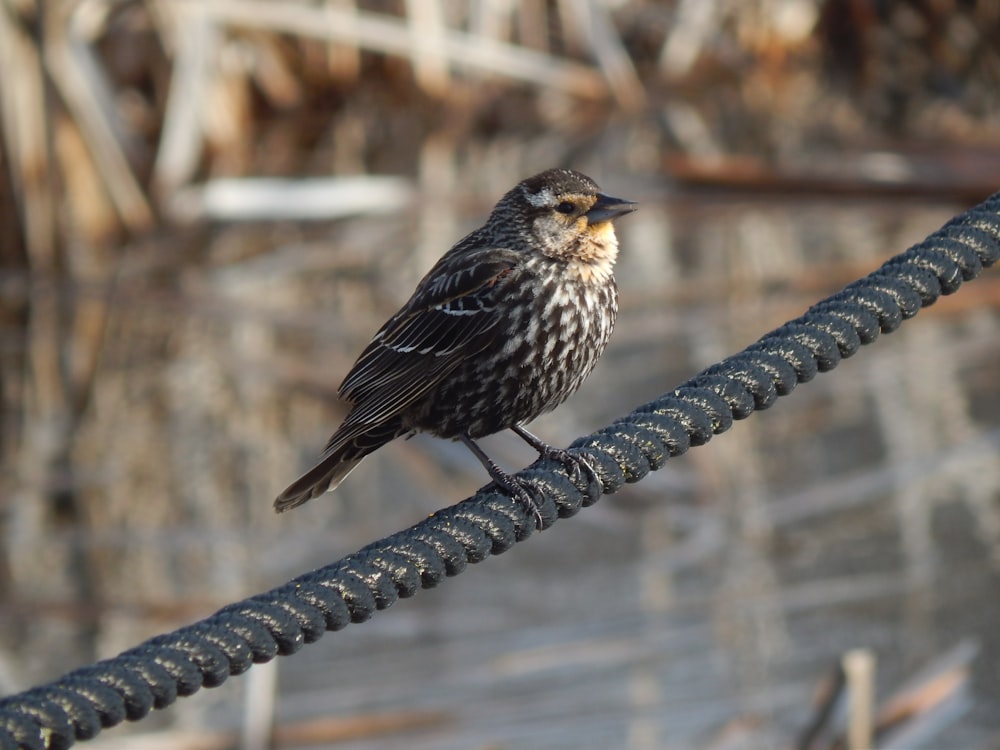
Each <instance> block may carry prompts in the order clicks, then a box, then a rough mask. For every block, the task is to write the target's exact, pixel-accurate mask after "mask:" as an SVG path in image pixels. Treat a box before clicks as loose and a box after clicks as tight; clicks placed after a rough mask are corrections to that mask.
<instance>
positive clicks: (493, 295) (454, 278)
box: [339, 250, 518, 424]
mask: <svg viewBox="0 0 1000 750" xmlns="http://www.w3.org/2000/svg"><path fill="white" fill-rule="evenodd" d="M449 255H450V254H449ZM517 262H518V258H517V256H516V255H514V254H512V253H499V252H497V251H496V250H494V251H492V252H483V253H482V258H481V259H479V260H478V262H477V259H476V258H475V254H474V253H473V254H466V255H465V256H464V257H462V258H461V259H459V258H457V257H455V256H451V257H449V256H445V257H444V258H442V260H441V261H440V262H439V263H438V265H437V266H435V268H434V269H432V270H431V272H430V273H428V274H427V276H426V277H425V278H424V280H423V281H422V282H421V283H420V285H419V286H418V287H417V290H416V291H415V292H414V294H413V297H412V298H411V299H410V301H409V302H408V303H407V305H406V306H405V307H404V308H403V309H402V310H400V311H399V312H398V313H396V315H394V316H393V317H392V318H390V319H389V321H388V322H387V323H386V324H385V325H384V326H382V328H381V330H380V331H379V332H378V333H377V334H375V338H374V339H372V342H371V343H370V344H369V345H368V347H367V348H366V349H365V350H364V351H363V352H362V353H361V356H360V357H359V358H358V361H357V362H356V363H355V364H354V367H353V368H352V369H351V371H350V372H349V373H348V374H347V377H346V378H345V379H344V382H343V383H342V384H341V386H340V391H339V393H340V396H341V398H343V399H344V400H345V401H348V402H350V403H352V404H354V408H353V409H352V410H351V413H350V415H349V416H348V421H349V422H353V423H366V424H372V423H377V422H380V421H382V420H385V419H388V418H390V417H392V416H395V415H397V414H399V412H400V411H401V410H403V409H405V408H406V407H407V406H409V405H410V404H412V403H413V402H414V401H416V400H417V399H418V398H420V397H421V396H422V395H424V394H425V393H427V392H428V391H430V390H431V389H432V388H433V387H434V386H436V385H437V384H438V383H440V382H441V380H442V379H443V378H444V377H445V376H446V375H447V374H448V373H449V372H451V371H452V370H453V369H454V368H455V367H457V366H458V365H459V364H461V362H463V361H464V360H465V359H466V358H467V357H469V356H470V355H472V354H474V353H476V352H479V351H482V350H483V349H485V348H486V347H488V346H491V345H492V344H493V334H494V333H495V330H494V329H496V327H497V324H498V322H499V321H498V316H497V315H496V314H495V313H494V307H495V300H496V299H497V298H498V297H502V286H503V284H504V280H505V278H506V277H508V276H509V274H510V272H511V271H512V270H513V268H514V267H515V266H516V265H517ZM498 292H499V294H498Z"/></svg>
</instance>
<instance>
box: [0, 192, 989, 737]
mask: <svg viewBox="0 0 1000 750" xmlns="http://www.w3.org/2000/svg"><path fill="white" fill-rule="evenodd" d="M998 258H1000V193H997V194H995V195H993V196H992V197H990V198H989V199H987V200H986V201H985V202H983V203H981V204H980V205H978V206H976V207H975V208H972V209H970V210H969V211H967V212H966V213H964V214H961V215H960V216H957V217H956V218H954V219H952V220H951V221H949V222H948V223H947V224H946V225H945V226H944V227H942V228H941V229H940V230H938V231H937V232H935V233H934V234H932V235H931V236H930V237H928V238H927V239H926V240H924V241H923V242H921V243H919V244H917V245H915V246H913V247H911V248H910V249H909V250H907V251H906V252H904V253H902V254H900V255H897V256H896V257H894V258H892V259H891V260H889V261H888V262H886V263H885V264H884V265H883V266H882V267H881V268H879V269H878V270H876V271H874V272H873V273H871V274H869V275H868V276H865V277H864V278H862V279H859V280H858V281H855V282H854V283H852V284H850V285H848V286H847V287H845V288H844V289H843V290H841V291H840V292H838V293H837V294H834V295H833V296H831V297H828V298H827V299H825V300H823V301H821V302H819V303H817V304H815V305H813V306H812V307H811V308H809V310H808V311H806V313H805V314H804V315H802V316H801V317H799V318H796V319H795V320H792V321H790V322H788V323H786V324H785V325H783V326H781V327H780V328H778V329H776V330H774V331H772V332H771V333H768V334H767V335H765V336H764V337H762V338H761V339H760V340H759V341H757V342H756V343H755V344H753V345H751V346H749V347H747V348H746V349H744V350H743V351H742V352H740V353H738V354H736V355H734V356H732V357H729V358H727V359H725V360H723V361H722V362H719V363H718V364H716V365H713V366H712V367H709V368H708V369H706V370H704V371H703V372H701V373H700V374H698V375H696V376H695V377H693V378H691V379H690V380H688V381H687V382H686V383H684V384H683V385H681V386H680V387H678V388H676V389H675V390H673V391H671V392H670V393H667V394H665V395H663V396H661V397H660V398H658V399H656V400H655V401H652V402H650V403H648V404H645V405H643V406H640V407H639V408H637V409H636V410H635V411H633V412H632V413H631V414H628V415H627V416H624V417H621V418H620V419H617V420H615V421H614V422H613V423H612V424H610V425H609V426H607V427H605V428H604V429H602V430H598V431H597V432H595V433H593V434H591V435H588V436H586V437H583V438H580V439H578V440H577V441H575V442H574V443H573V445H572V446H571V447H570V450H571V451H574V452H579V453H580V454H582V455H584V456H585V457H586V459H587V461H588V462H589V463H590V465H591V466H593V467H594V469H595V470H596V472H597V474H598V477H599V479H600V484H601V486H600V487H597V486H595V485H594V484H591V485H590V486H585V485H584V483H585V480H584V478H582V477H580V478H577V480H576V482H578V484H577V483H574V481H572V480H571V479H570V477H569V476H568V474H567V473H566V469H565V467H563V465H562V464H560V463H558V462H555V461H552V460H539V461H536V462H535V463H534V464H532V465H531V466H530V467H528V468H527V469H525V470H524V471H523V472H521V474H520V476H521V477H522V478H524V479H527V480H529V481H530V482H532V483H533V484H534V485H535V486H536V487H537V488H538V490H539V495H540V496H543V497H544V498H545V502H544V504H543V506H542V514H543V517H544V521H545V525H546V526H549V525H551V524H552V523H554V522H555V520H556V518H557V517H558V518H568V517H570V516H572V515H575V514H576V513H577V512H578V511H579V510H580V508H581V507H583V506H586V505H591V504H593V503H594V502H596V501H597V499H598V498H599V497H600V495H601V494H604V493H607V494H610V493H613V492H616V491H617V490H618V489H620V488H621V487H622V485H623V484H625V483H626V482H637V481H639V480H640V479H642V478H643V477H644V476H645V475H646V474H647V473H649V472H650V471H652V470H655V469H658V468H660V467H661V466H663V464H664V462H666V460H667V459H668V458H670V457H671V456H678V455H680V454H682V453H684V452H686V451H687V450H688V448H690V447H692V446H697V445H702V444H704V443H707V442H708V441H709V440H710V439H711V438H712V436H713V435H715V434H718V433H721V432H725V431H726V430H728V429H729V427H730V426H731V425H732V423H733V420H736V419H744V418H746V417H748V416H749V415H750V414H752V413H753V412H754V411H756V410H759V409H766V408H767V407H769V406H770V405H771V404H773V403H774V401H775V400H776V399H777V398H778V397H779V396H785V395H787V394H789V393H791V391H792V389H794V388H795V386H796V385H797V384H798V383H804V382H807V381H809V380H812V379H813V378H814V377H815V376H816V374H817V373H818V372H826V371H827V370H832V369H833V368H834V367H836V366H837V364H838V363H839V362H840V360H841V359H842V358H844V357H850V356H851V355H853V354H854V353H855V352H856V351H857V350H858V349H859V348H860V347H861V345H862V344H869V343H871V342H873V341H875V339H877V338H878V335H879V333H890V332H892V331H894V330H896V329H897V328H898V327H899V326H900V324H901V323H902V322H903V321H904V320H905V319H907V318H911V317H913V316H914V315H916V314H917V312H919V310H920V308H921V307H926V306H928V305H931V304H933V303H934V302H935V301H936V300H937V299H938V297H940V296H941V295H943V294H951V293H953V292H955V291H957V290H958V288H959V287H960V286H961V284H962V282H963V281H969V280H971V279H974V278H976V277H977V276H979V274H980V273H982V271H983V269H984V268H985V267H988V266H991V265H993V264H994V263H995V262H996V261H997V260H998ZM534 529H535V519H534V518H532V517H526V516H525V510H524V508H523V506H522V505H521V504H519V503H513V502H511V500H510V498H509V497H508V496H507V495H505V494H502V493H501V492H499V491H497V490H495V489H492V488H486V489H484V490H481V491H480V492H478V493H477V494H476V495H474V496H473V497H470V498H467V499H466V500H463V501H462V502H460V503H458V504H457V505H453V506H451V507H448V508H445V509H444V510H441V511H439V512H438V513H436V514H434V515H433V516H431V517H429V518H427V519H425V520H424V521H422V522H421V523H418V524H417V525H415V526H413V527H411V528H409V529H406V530H404V531H400V532H398V533H396V534H393V535H392V536H389V537H386V538H385V539H382V540H380V541H377V542H374V543H372V544H370V545H368V546H367V547H365V548H363V549H361V550H359V551H358V552H356V553H354V554H353V555H349V556H348V557H345V558H343V559H342V560H339V561H337V562H335V563H332V564H331V565H328V566H326V567H323V568H319V569H317V570H315V571H312V572H311V573H307V574H305V575H303V576H299V577H298V578H295V579H293V580H291V581H289V582H288V583H286V584H285V585H283V586H280V587H278V588H275V589H273V590H271V591H268V592H266V593H263V594H259V595H257V596H254V597H251V598H249V599H245V600H243V601H241V602H236V603H235V604H231V605H229V606H227V607H224V608H223V609H221V610H219V611H218V612H216V613H215V614H213V615H211V616H210V617H207V618H205V619H204V620H201V621H200V622H196V623H194V624H193V625H189V626H187V627H183V628H180V629H179V630H176V631H174V632H172V633H167V634H164V635H160V636H157V637H155V638H152V639H151V640H149V641H146V642H145V643H143V644H141V645H139V646H137V647H135V648H133V649H130V650H128V651H125V652H124V653H122V654H119V655H118V656H116V657H114V658H111V659H107V660H105V661H101V662H98V663H96V664H92V665H90V666H87V667H83V668H82V669H78V670H75V671H73V672H70V673H69V674H67V675H65V676H63V677H62V678H60V679H58V680H56V681H54V682H51V683H49V684H47V685H42V686H40V687H36V688H32V689H31V690H27V691H25V692H23V693H19V694H17V695H12V696H9V697H6V698H3V699H0V750H7V749H8V748H10V749H11V750H13V748H32V749H34V748H57V749H58V748H67V747H69V746H71V745H72V744H73V743H74V742H75V741H77V740H87V739H90V738H92V737H94V736H95V735H97V734H98V733H99V732H100V731H101V729H103V728H106V727H111V726H115V725H116V724H119V723H121V722H122V721H124V720H126V719H128V720H130V721H136V720H139V719H141V718H143V717H144V716H146V715H147V714H148V713H149V712H150V711H151V710H152V709H154V708H163V707H165V706H168V705H170V704H171V703H173V702H174V701H175V700H177V698H178V696H186V695H191V694H193V693H195V692H197V691H198V690H199V689H200V688H202V687H215V686H217V685H221V684H222V683H223V682H225V680H226V679H227V678H228V677H229V676H230V675H238V674H242V673H243V672H245V671H247V670H248V669H249V668H250V667H251V666H252V665H253V664H254V663H261V662H266V661H269V660H271V659H273V658H274V657H275V656H277V655H285V654H291V653H294V652H296V651H298V650H299V649H300V648H301V647H302V646H303V645H304V644H306V643H312V642H313V641H316V640H318V639H319V638H320V637H321V636H322V635H323V633H324V632H326V631H327V630H340V629H342V628H344V627H346V626H347V625H348V624H349V623H352V622H364V621H365V620H367V619H369V618H370V617H371V616H372V615H373V614H374V613H375V612H376V611H377V610H382V609H386V608H387V607H389V606H391V605H392V604H393V603H395V602H396V600H397V599H400V598H407V597H410V596H413V595H414V594H416V593H417V591H418V590H419V589H421V588H432V587H434V586H437V585H438V584H439V583H440V582H441V581H443V580H444V579H445V578H446V577H448V576H454V575H458V574H459V573H461V572H462V571H463V570H464V569H465V567H466V566H467V565H468V564H469V563H476V562H480V561H482V560H485V559H486V558H487V557H489V556H490V555H496V554H500V553H502V552H505V551H507V550H508V549H510V548H511V547H512V546H513V545H514V544H515V543H516V542H519V541H522V540H523V539H526V538H527V537H529V536H531V534H532V533H533V531H534Z"/></svg>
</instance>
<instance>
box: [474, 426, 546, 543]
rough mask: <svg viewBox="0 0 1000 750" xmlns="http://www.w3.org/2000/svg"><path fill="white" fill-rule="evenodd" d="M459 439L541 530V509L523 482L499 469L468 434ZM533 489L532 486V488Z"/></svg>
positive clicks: (542, 521)
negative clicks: (530, 515) (532, 517)
mask: <svg viewBox="0 0 1000 750" xmlns="http://www.w3.org/2000/svg"><path fill="white" fill-rule="evenodd" d="M459 440H461V441H462V443H464V444H465V447H466V448H468V449H469V450H470V451H472V455H474V456H475V457H476V458H478V459H479V463H481V464H482V465H483V468H485V469H486V471H487V472H489V475H490V476H491V477H492V478H493V481H494V482H496V483H497V484H498V485H500V486H501V487H503V488H504V489H505V490H507V491H508V492H509V493H511V494H512V495H513V496H514V497H515V498H516V499H517V500H518V501H519V502H520V503H521V504H522V505H523V506H524V508H525V510H527V511H528V512H529V513H531V514H532V515H533V516H534V517H535V526H536V527H537V528H538V529H539V530H541V529H542V527H543V523H544V519H543V518H542V511H541V509H540V508H539V503H538V501H537V500H535V498H533V497H532V496H531V493H530V492H529V491H528V488H527V487H525V486H524V485H523V484H521V483H520V482H518V481H517V480H516V479H515V478H514V477H512V476H511V475H510V474H508V473H507V472H506V471H504V470H503V469H501V468H500V467H499V466H498V465H497V463H496V461H494V460H493V459H492V458H490V457H489V456H487V455H486V452H485V451H484V450H483V449H482V448H480V447H479V446H478V445H477V444H476V443H475V442H474V441H473V440H472V438H470V437H469V436H468V435H461V436H459ZM532 489H534V488H532Z"/></svg>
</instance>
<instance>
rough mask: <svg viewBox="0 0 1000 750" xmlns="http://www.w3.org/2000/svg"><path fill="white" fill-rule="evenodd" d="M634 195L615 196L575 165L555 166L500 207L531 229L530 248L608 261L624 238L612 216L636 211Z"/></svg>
mask: <svg viewBox="0 0 1000 750" xmlns="http://www.w3.org/2000/svg"><path fill="white" fill-rule="evenodd" d="M635 208H636V206H635V203H634V202H633V201H627V200H623V199H621V198H613V197H611V196H610V195H606V194H604V193H602V192H601V191H600V189H599V188H598V187H597V183H595V182H594V181H593V180H592V179H590V178H589V177H587V176H586V175H584V174H581V173H580V172H575V171H573V170H571V169H550V170H547V171H545V172H542V173H541V174H537V175H535V176H534V177H529V178H528V179H526V180H523V181H522V182H520V183H519V184H518V185H517V187H515V188H514V189H513V190H511V191H510V192H509V193H508V194H507V195H505V196H504V197H503V199H502V200H501V201H500V203H498V204H497V208H496V209H495V211H494V217H495V218H497V219H500V218H501V216H503V215H507V216H510V217H516V219H513V222H512V223H516V224H517V225H518V228H519V230H520V231H521V232H522V233H526V235H527V237H526V239H527V240H528V244H529V245H530V249H532V250H537V251H539V252H541V253H542V254H543V255H546V256H548V257H550V258H554V259H557V260H563V261H566V262H569V263H578V264H583V265H585V266H586V265H593V264H598V265H600V266H602V267H604V266H606V267H607V271H608V272H609V273H610V270H611V266H612V265H613V264H614V260H615V257H616V256H617V248H618V243H617V239H616V238H615V231H614V228H613V226H612V224H611V222H612V221H613V220H614V219H616V218H618V217H619V216H623V215H624V214H627V213H631V212H632V211H635Z"/></svg>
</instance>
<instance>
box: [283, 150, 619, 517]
mask: <svg viewBox="0 0 1000 750" xmlns="http://www.w3.org/2000/svg"><path fill="white" fill-rule="evenodd" d="M634 210H635V204H634V203H633V202H632V201H626V200H621V199H619V198H612V197H610V196H608V195H604V194H603V193H601V192H599V190H598V187H597V185H596V184H595V183H594V181H593V180H591V179H590V178H589V177H587V176H586V175H583V174H580V173H579V172H574V171H572V170H569V169H550V170H548V171H546V172H542V173H541V174H538V175H535V176H534V177H530V178H528V179H527V180H524V181H523V182H521V183H520V184H518V185H517V186H516V187H515V188H514V189H513V190H511V191H510V192H509V193H507V194H506V195H505V196H504V197H503V198H501V199H500V202H499V203H497V205H496V207H495V208H494V209H493V212H492V213H491V214H490V218H489V220H488V221H487V222H486V224H485V225H484V226H483V227H481V228H480V229H477V230H476V231H474V232H472V234H470V235H469V236H468V237H466V238H465V239H463V240H461V241H460V242H459V243H458V244H457V245H455V246H454V247H453V248H452V249H451V250H449V251H448V252H447V253H446V254H445V255H444V256H443V257H442V258H441V259H440V260H439V261H438V262H437V264H436V265H435V266H434V267H433V268H432V269H431V270H430V273H428V274H427V275H426V276H425V277H424V278H423V280H422V281H421V282H420V284H418V285H417V289H416V291H415V292H414V293H413V296H412V297H411V298H410V301H409V302H407V303H406V304H405V305H404V306H403V308H402V309H401V310H400V311H399V312H398V313H396V314H395V315H393V316H392V318H390V319H389V320H388V322H386V324H385V325H384V326H382V328H381V330H380V331H379V332H378V333H376V334H375V338H374V339H372V342H371V343H370V344H369V345H368V348H367V349H365V350H364V352H362V353H361V356H360V357H359V358H358V361H357V362H356V363H355V364H354V367H353V369H352V370H351V371H350V372H349V373H348V374H347V377H346V378H345V379H344V382H343V383H342V384H341V386H340V391H339V393H340V396H341V398H343V399H344V400H345V401H347V402H348V403H350V404H351V405H352V408H351V410H350V412H349V413H348V415H347V418H346V419H345V420H344V423H343V424H342V425H341V426H340V427H339V428H338V429H337V431H336V432H335V433H334V434H333V437H331V438H330V442H329V443H327V446H326V449H325V450H324V452H323V455H322V457H321V458H320V460H319V463H317V464H316V466H314V467H313V468H312V469H310V470H309V471H307V472H306V473H305V474H303V475H302V476H301V477H299V478H298V479H296V480H295V481H294V482H293V483H292V484H291V486H289V487H288V489H286V490H285V491H284V492H282V493H281V494H280V495H279V496H278V499H277V500H275V501H274V507H275V510H277V511H278V512H281V511H286V510H288V509H290V508H294V507H296V506H298V505H301V504H302V503H304V502H306V501H307V500H310V499H311V498H314V497H316V496H318V495H321V494H322V493H323V492H325V491H326V490H327V489H333V488H334V487H336V486H337V485H338V484H340V482H341V481H342V480H343V479H344V477H346V476H347V475H348V474H349V473H350V471H351V470H352V469H353V468H354V467H355V466H357V465H358V463H360V462H361V459H363V458H364V457H365V456H367V455H368V454H369V453H371V452H372V451H374V450H376V449H378V448H380V447H382V446H383V445H385V444H386V443H388V442H389V441H390V440H393V439H394V438H397V437H400V436H401V435H409V434H412V433H415V432H427V433H430V434H431V435H435V436H437V437H441V438H449V439H453V440H461V441H462V442H463V443H464V444H465V445H466V446H468V447H469V449H470V450H471V451H472V452H473V453H474V454H475V455H476V457H477V458H478V459H479V460H480V462H482V464H483V466H484V467H485V468H486V470H487V471H488V472H489V473H490V476H491V477H492V478H493V480H494V481H495V482H496V483H497V484H498V485H500V486H501V487H503V488H505V489H507V490H508V491H510V492H511V493H512V494H513V495H514V496H515V497H517V498H518V499H520V500H521V501H522V502H524V503H525V504H526V505H527V506H528V508H529V509H531V510H532V511H534V512H535V514H536V516H537V515H538V510H537V506H536V504H535V502H534V500H532V498H531V496H530V495H529V494H528V492H527V491H526V489H525V488H524V487H523V486H522V485H520V484H518V483H517V481H516V480H515V479H514V478H513V477H512V476H510V475H509V474H507V473H506V472H504V471H503V470H502V469H501V468H500V467H499V466H497V465H496V464H495V463H494V462H493V461H492V460H490V458H489V457H488V456H487V455H486V454H485V453H484V452H483V451H482V449H481V448H480V447H479V446H478V445H476V443H474V442H473V439H474V438H479V437H482V436H484V435H491V434H492V433H494V432H499V431H501V430H504V429H508V428H509V429H512V430H513V431H514V432H516V433H517V434H518V435H520V436H521V437H522V438H523V439H524V440H526V441H527V442H528V443H529V444H530V445H531V446H533V447H534V448H535V449H536V450H537V451H538V452H539V454H540V455H544V456H548V457H551V458H554V459H556V460H559V461H561V462H563V463H564V464H566V465H567V467H568V468H569V469H570V470H571V471H572V472H573V473H577V472H578V471H579V469H580V468H581V466H582V468H584V469H586V470H587V471H588V472H589V473H590V474H591V476H594V474H593V470H592V469H590V467H589V466H587V464H586V462H584V461H583V460H582V459H580V458H579V457H576V456H572V455H571V454H569V453H568V452H566V451H564V450H560V449H557V448H553V447H551V446H549V445H547V444H545V443H543V442H542V441H541V440H540V439H538V438H537V437H535V436H534V435H532V434H531V433H529V432H528V431H527V430H525V429H524V428H523V427H522V426H521V425H523V424H524V423H526V422H530V421H531V420H532V419H534V418H535V417H537V416H538V415H539V414H543V413H545V412H547V411H550V410H552V409H554V408H556V407H557V406H558V405H559V404H561V403H562V402H563V401H565V400H566V398H567V397H568V396H570V395H571V394H572V393H573V392H574V391H576V389H577V388H579V387H580V384H581V383H583V381H584V379H585V378H586V377H587V375H589V374H590V371H591V370H592V369H593V368H594V365H595V364H596V363H597V360H598V358H599V357H600V356H601V353H602V352H603V351H604V347H605V346H606V345H607V343H608V339H609V338H610V336H611V329H612V328H613V327H614V324H615V317H616V315H617V312H618V288H617V287H616V286H615V280H614V277H613V275H612V273H613V269H614V264H615V259H616V258H617V255H618V240H617V239H616V237H615V231H614V228H613V227H612V224H611V221H612V220H613V219H615V218H617V217H619V216H622V215H623V214H627V213H629V212H631V211H634Z"/></svg>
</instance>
